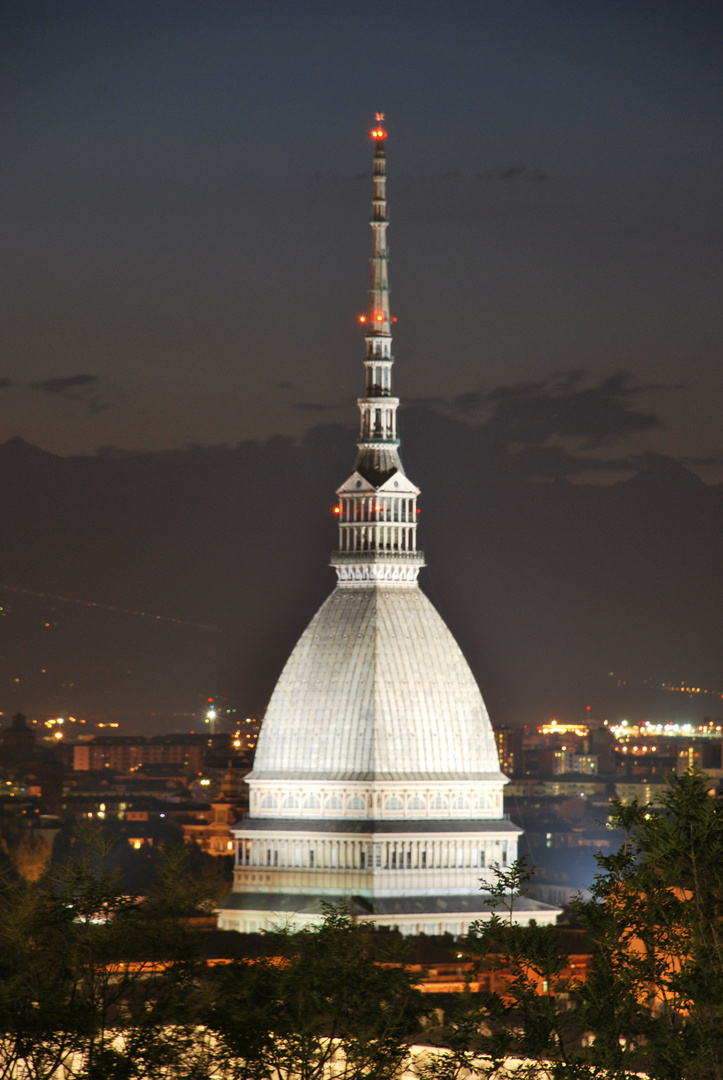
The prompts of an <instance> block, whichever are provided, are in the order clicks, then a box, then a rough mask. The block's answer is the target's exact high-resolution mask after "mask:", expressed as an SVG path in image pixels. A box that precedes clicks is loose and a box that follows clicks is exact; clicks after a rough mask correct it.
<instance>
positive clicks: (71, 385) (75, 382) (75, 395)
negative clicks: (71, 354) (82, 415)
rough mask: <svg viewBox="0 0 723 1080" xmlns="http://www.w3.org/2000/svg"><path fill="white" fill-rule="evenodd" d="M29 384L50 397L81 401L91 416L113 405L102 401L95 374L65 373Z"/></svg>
mask: <svg viewBox="0 0 723 1080" xmlns="http://www.w3.org/2000/svg"><path fill="white" fill-rule="evenodd" d="M29 385H30V386H32V388H33V390H40V391H42V393H44V394H50V395H51V396H52V397H60V398H64V399H65V400H66V401H79V402H82V403H83V404H84V405H86V406H87V408H88V412H89V413H90V414H91V416H96V415H97V414H98V413H101V412H105V411H106V409H111V408H112V407H113V406H112V404H111V403H110V402H109V401H104V400H102V399H101V398H100V397H99V396H98V376H97V375H66V376H64V377H63V378H60V379H41V380H40V381H39V382H32V383H30V384H29Z"/></svg>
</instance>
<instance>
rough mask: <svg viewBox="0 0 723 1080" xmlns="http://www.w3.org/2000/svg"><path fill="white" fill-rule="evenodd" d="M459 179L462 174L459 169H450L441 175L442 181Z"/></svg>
mask: <svg viewBox="0 0 723 1080" xmlns="http://www.w3.org/2000/svg"><path fill="white" fill-rule="evenodd" d="M461 178H462V173H461V172H460V171H459V169H450V170H449V171H448V172H446V173H442V180H460V179H461Z"/></svg>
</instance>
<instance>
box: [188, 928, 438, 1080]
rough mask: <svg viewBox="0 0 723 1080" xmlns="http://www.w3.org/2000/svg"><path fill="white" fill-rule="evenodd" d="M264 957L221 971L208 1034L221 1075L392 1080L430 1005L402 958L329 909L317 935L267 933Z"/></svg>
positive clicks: (312, 931)
mask: <svg viewBox="0 0 723 1080" xmlns="http://www.w3.org/2000/svg"><path fill="white" fill-rule="evenodd" d="M266 937H267V941H266V944H267V947H268V948H267V955H265V956H264V957H261V958H258V959H256V960H253V961H241V962H238V963H235V964H232V965H229V966H228V967H226V968H224V969H223V970H221V971H220V972H219V973H218V975H217V979H216V1005H215V1008H214V1009H213V1010H212V1011H211V1013H210V1015H209V1017H208V1023H209V1027H210V1028H211V1029H212V1030H213V1031H214V1032H215V1033H216V1034H217V1036H218V1038H219V1041H220V1046H219V1049H220V1054H221V1057H222V1058H223V1060H224V1062H225V1069H226V1070H227V1071H226V1072H224V1073H223V1075H224V1076H229V1077H234V1078H244V1080H261V1078H266V1077H272V1076H273V1077H278V1078H279V1080H292V1078H296V1077H299V1078H300V1080H322V1078H323V1077H326V1076H328V1075H329V1071H330V1068H332V1066H333V1069H332V1071H333V1075H334V1076H335V1077H339V1078H340V1080H341V1078H344V1080H393V1078H395V1077H397V1076H398V1075H399V1073H400V1072H401V1070H402V1067H403V1064H404V1062H405V1060H406V1057H407V1054H408V1045H407V1040H408V1039H409V1038H412V1037H414V1036H415V1035H416V1034H417V1033H418V1031H419V1025H420V1021H421V1019H422V1017H423V1016H424V1014H425V1012H426V1009H427V1004H426V1002H425V1000H424V997H423V995H422V994H421V993H420V992H419V991H418V990H416V989H415V988H414V987H413V985H412V982H411V975H410V973H409V972H407V970H406V969H405V967H404V964H403V963H402V962H401V958H400V956H399V955H398V953H394V952H391V953H390V951H389V950H388V949H384V948H382V947H381V945H380V942H379V938H378V936H375V935H374V933H373V932H372V931H371V930H370V929H369V928H367V927H363V926H358V925H355V924H354V922H353V921H352V919H351V916H350V915H349V913H348V911H346V910H344V909H343V908H338V907H329V908H327V909H326V911H325V915H324V920H323V923H322V925H321V926H320V927H319V928H318V929H303V930H298V931H290V930H288V929H286V930H283V929H282V930H279V931H277V932H275V933H272V934H268V935H266Z"/></svg>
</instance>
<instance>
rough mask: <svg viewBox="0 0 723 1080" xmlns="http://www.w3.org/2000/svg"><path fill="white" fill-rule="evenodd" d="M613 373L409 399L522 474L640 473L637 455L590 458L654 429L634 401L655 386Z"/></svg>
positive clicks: (654, 421)
mask: <svg viewBox="0 0 723 1080" xmlns="http://www.w3.org/2000/svg"><path fill="white" fill-rule="evenodd" d="M673 389H678V387H675V386H664V385H662V384H654V383H635V382H634V381H633V377H632V376H631V375H630V374H628V373H627V372H617V373H615V374H614V375H610V376H609V377H607V378H605V379H601V380H600V381H599V382H597V383H593V384H592V385H590V381H589V378H588V377H587V376H586V373H585V372H584V371H582V370H572V371H565V372H555V373H554V374H552V375H550V376H548V377H547V378H545V379H539V380H535V381H530V382H521V383H517V384H515V385H510V386H498V387H495V388H494V389H492V390H488V391H483V390H470V391H466V392H465V393H462V394H457V395H456V396H454V397H451V398H446V399H445V398H440V397H429V398H425V399H421V398H417V399H416V400H415V401H413V402H412V403H411V404H412V405H414V406H422V407H426V408H428V409H430V408H431V409H432V410H434V411H435V412H438V413H442V414H444V415H446V416H448V417H450V418H451V419H454V420H462V421H464V422H465V423H466V424H468V425H469V426H470V428H471V429H472V430H474V432H475V433H476V434H475V437H476V439H477V440H478V442H479V443H480V444H481V445H482V446H483V447H484V453H485V454H487V455H491V457H494V458H495V459H496V460H497V461H498V462H506V463H507V465H509V466H510V467H514V469H515V471H518V472H520V473H523V474H525V475H527V476H537V477H554V476H572V475H577V474H579V473H582V472H587V471H595V472H610V471H611V470H612V471H626V470H634V471H636V470H638V469H639V468H641V467H642V466H643V465H644V464H645V463H644V461H643V460H642V459H641V458H640V457H639V456H632V457H631V456H624V455H623V456H620V455H618V456H607V455H606V456H605V457H604V458H603V457H602V456H600V455H599V454H596V455H595V456H590V453H589V452H590V451H593V450H594V451H598V450H599V449H600V448H601V447H605V446H611V445H614V444H615V443H616V442H617V441H618V440H620V439H622V438H624V437H625V436H628V435H632V434H634V433H637V432H643V431H649V430H651V429H653V428H657V427H660V424H661V422H660V418H659V417H658V415H657V413H655V412H653V411H648V410H644V409H641V408H640V407H639V406H638V401H639V399H640V398H642V397H643V396H644V395H645V394H648V393H650V392H652V391H658V390H673Z"/></svg>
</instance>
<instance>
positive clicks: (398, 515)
mask: <svg viewBox="0 0 723 1080" xmlns="http://www.w3.org/2000/svg"><path fill="white" fill-rule="evenodd" d="M376 119H377V124H376V127H375V128H374V130H373V131H372V133H371V134H372V138H373V139H374V143H375V150H374V180H373V183H374V192H373V196H372V215H371V219H370V224H371V227H372V257H371V281H370V284H369V308H368V311H367V314H366V315H362V316H361V318H360V322H362V323H363V324H364V325H365V328H366V335H365V342H366V354H365V357H364V367H365V371H366V386H365V394H364V397H360V398H358V399H357V404H358V405H359V412H360V414H361V417H360V425H359V441H358V442H357V447H358V449H359V452H358V454H357V459H356V464H355V471H354V473H353V474H352V476H351V477H350V478H349V479H348V480H347V481H346V483H345V484H342V486H341V487H340V488H339V489H338V491H337V495H338V496H339V503H338V505H337V506H336V508H335V511H336V513H337V514H338V515H339V550H338V551H337V552H335V553H334V555H333V557H332V565H333V566H335V567H336V570H337V575H338V577H339V584H355V583H361V582H369V583H372V582H378V581H389V582H391V581H394V582H398V583H400V584H414V583H415V582H416V580H417V574H418V572H419V568H420V567H421V566H424V558H423V556H422V553H421V552H419V551H417V513H418V509H417V496H418V495H419V488H417V487H416V486H415V485H414V484H413V483H412V482H411V481H410V480H409V479H407V477H406V476H405V474H404V469H403V467H402V462H401V458H400V457H399V439H398V437H397V408H398V407H399V399H398V398H396V397H392V365H393V363H394V357H393V356H392V333H391V326H392V323H393V322H394V321H395V320H394V319H393V318H392V317H391V314H390V310H389V271H388V256H387V226H388V224H389V219H388V217H387V174H386V154H385V140H386V137H387V133H386V131H384V129H383V126H382V124H383V121H384V114H383V113H377V114H376Z"/></svg>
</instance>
